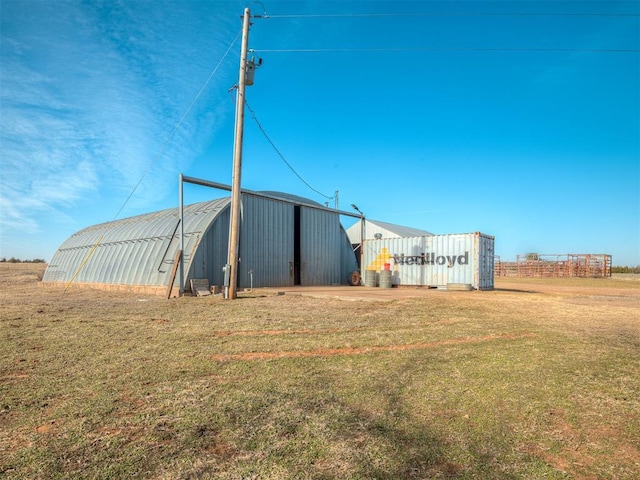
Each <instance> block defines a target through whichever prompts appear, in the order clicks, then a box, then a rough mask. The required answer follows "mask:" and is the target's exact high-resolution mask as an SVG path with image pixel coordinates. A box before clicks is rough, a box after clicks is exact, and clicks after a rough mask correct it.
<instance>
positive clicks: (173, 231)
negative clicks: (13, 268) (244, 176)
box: [43, 197, 230, 286]
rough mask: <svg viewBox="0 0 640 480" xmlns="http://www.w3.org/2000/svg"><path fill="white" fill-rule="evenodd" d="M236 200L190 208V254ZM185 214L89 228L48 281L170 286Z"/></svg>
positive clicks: (58, 260)
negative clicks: (217, 218) (220, 215)
mask: <svg viewBox="0 0 640 480" xmlns="http://www.w3.org/2000/svg"><path fill="white" fill-rule="evenodd" d="M229 204H230V198H229V197H226V198H221V199H217V200H212V201H209V202H202V203H196V204H193V205H188V206H185V207H184V251H185V252H191V251H193V250H194V249H195V247H196V246H197V243H198V241H199V240H200V238H202V237H203V235H204V234H205V233H206V231H207V230H208V229H209V228H210V227H211V225H212V224H213V222H214V220H215V219H216V217H217V216H218V215H219V214H220V213H221V212H222V211H223V210H224V209H225V208H228V206H229ZM178 228H179V212H178V208H171V209H167V210H162V211H159V212H153V213H147V214H144V215H138V216H135V217H129V218H125V219H122V220H116V221H113V222H108V223H102V224H99V225H93V226H91V227H87V228H85V229H83V230H80V231H79V232H77V233H75V234H73V235H71V237H69V238H68V239H67V240H66V241H65V242H64V243H63V244H62V245H61V246H60V248H58V250H57V251H56V253H55V255H54V256H53V258H52V260H51V262H50V264H49V266H48V268H47V270H46V271H45V274H44V277H43V281H45V282H47V281H51V282H68V281H70V280H71V279H72V278H73V277H74V275H76V278H75V281H76V282H79V283H108V284H124V285H131V284H133V285H159V286H166V285H167V284H168V282H169V277H170V275H171V267H172V265H173V261H174V258H175V255H176V253H177V251H178V249H179V230H178Z"/></svg>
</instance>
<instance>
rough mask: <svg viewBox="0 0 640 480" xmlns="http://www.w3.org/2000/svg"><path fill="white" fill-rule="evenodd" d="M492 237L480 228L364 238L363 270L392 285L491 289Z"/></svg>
mask: <svg viewBox="0 0 640 480" xmlns="http://www.w3.org/2000/svg"><path fill="white" fill-rule="evenodd" d="M494 240H495V239H494V237H492V236H490V235H485V234H483V233H480V232H475V233H461V234H450V235H433V236H422V237H403V238H381V239H375V240H365V243H364V265H365V268H364V270H365V272H363V273H366V271H367V270H368V271H376V272H380V271H382V270H390V271H391V272H392V274H391V278H392V285H393V286H394V287H395V286H424V287H437V288H441V289H469V290H470V289H475V290H493V255H494Z"/></svg>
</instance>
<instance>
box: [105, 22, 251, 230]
mask: <svg viewBox="0 0 640 480" xmlns="http://www.w3.org/2000/svg"><path fill="white" fill-rule="evenodd" d="M241 33H242V31H240V32H238V34H237V35H236V37H235V38H234V39H233V41H232V42H231V44H230V45H229V48H227V51H226V52H225V53H224V55H223V56H222V58H221V59H220V61H219V62H218V64H217V65H216V66H215V67H214V69H213V70H212V71H211V73H210V74H209V77H208V78H207V79H206V80H205V82H204V83H203V84H202V87H200V90H199V91H198V93H197V94H196V96H195V97H194V98H193V100H192V101H191V103H190V104H189V106H188V107H187V109H186V110H185V112H184V113H183V114H182V117H180V120H179V121H178V123H177V124H176V125H175V127H173V130H172V131H171V133H170V134H169V135H168V136H167V138H166V140H165V141H164V143H163V144H162V145H161V146H160V148H159V149H158V151H157V152H156V154H155V155H154V156H153V157H152V159H151V161H150V162H149V165H148V166H147V169H146V170H145V172H144V173H143V174H142V176H141V177H140V180H138V183H136V184H135V186H134V187H133V189H132V190H131V193H130V194H129V196H128V197H127V198H126V200H125V201H124V203H123V204H122V206H121V207H120V210H118V213H116V215H115V216H114V217H113V220H116V219H117V218H118V217H119V216H120V213H122V210H123V209H124V207H125V206H126V205H127V203H129V200H131V197H132V196H133V194H134V193H135V191H136V190H137V189H138V187H139V186H140V184H141V183H142V181H143V180H144V179H145V177H146V176H147V174H148V173H149V172H150V171H151V169H152V168H153V166H154V165H155V164H156V162H157V161H158V160H159V159H160V157H161V156H162V154H163V153H164V152H165V150H166V149H167V146H168V145H169V142H171V140H172V139H173V137H174V135H175V134H176V132H177V131H178V129H179V128H180V126H181V125H182V122H184V120H185V119H186V118H187V115H188V114H189V112H190V111H191V109H192V108H193V106H194V105H195V104H196V102H197V101H198V99H199V98H200V95H202V92H204V90H205V88H206V87H207V85H208V84H209V82H210V81H211V79H212V78H213V76H214V75H215V74H216V72H217V71H218V69H219V68H220V66H221V65H222V62H223V61H224V59H225V58H227V55H229V52H230V51H231V49H232V48H233V46H234V45H235V43H236V42H237V41H238V38H239V37H240V34H241Z"/></svg>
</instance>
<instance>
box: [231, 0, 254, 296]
mask: <svg viewBox="0 0 640 480" xmlns="http://www.w3.org/2000/svg"><path fill="white" fill-rule="evenodd" d="M250 18H251V17H250V12H249V9H248V8H245V9H244V17H243V22H242V46H241V49H240V74H239V77H238V92H237V96H236V134H235V142H234V145H233V177H232V179H231V226H230V230H229V261H228V264H227V266H226V268H228V269H230V272H229V277H228V278H229V285H228V292H227V299H230V300H233V299H235V298H238V253H239V249H240V179H241V175H242V136H243V133H244V103H245V101H244V91H245V86H246V74H247V51H248V45H249V23H250Z"/></svg>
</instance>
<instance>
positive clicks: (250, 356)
mask: <svg viewBox="0 0 640 480" xmlns="http://www.w3.org/2000/svg"><path fill="white" fill-rule="evenodd" d="M532 336H534V335H533V334H532V333H522V334H516V335H514V334H501V335H487V336H485V337H475V338H452V339H450V340H441V341H438V342H424V343H413V344H408V345H383V346H370V347H362V348H351V347H349V348H320V349H317V350H306V351H288V352H247V353H238V354H222V355H211V356H210V357H209V358H210V359H211V360H215V361H229V360H272V359H276V358H299V357H331V356H336V355H363V354H366V353H376V352H401V351H407V350H420V349H426V348H433V347H441V346H447V345H461V344H465V343H480V342H490V341H495V340H505V339H507V340H516V339H520V338H527V337H532Z"/></svg>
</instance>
